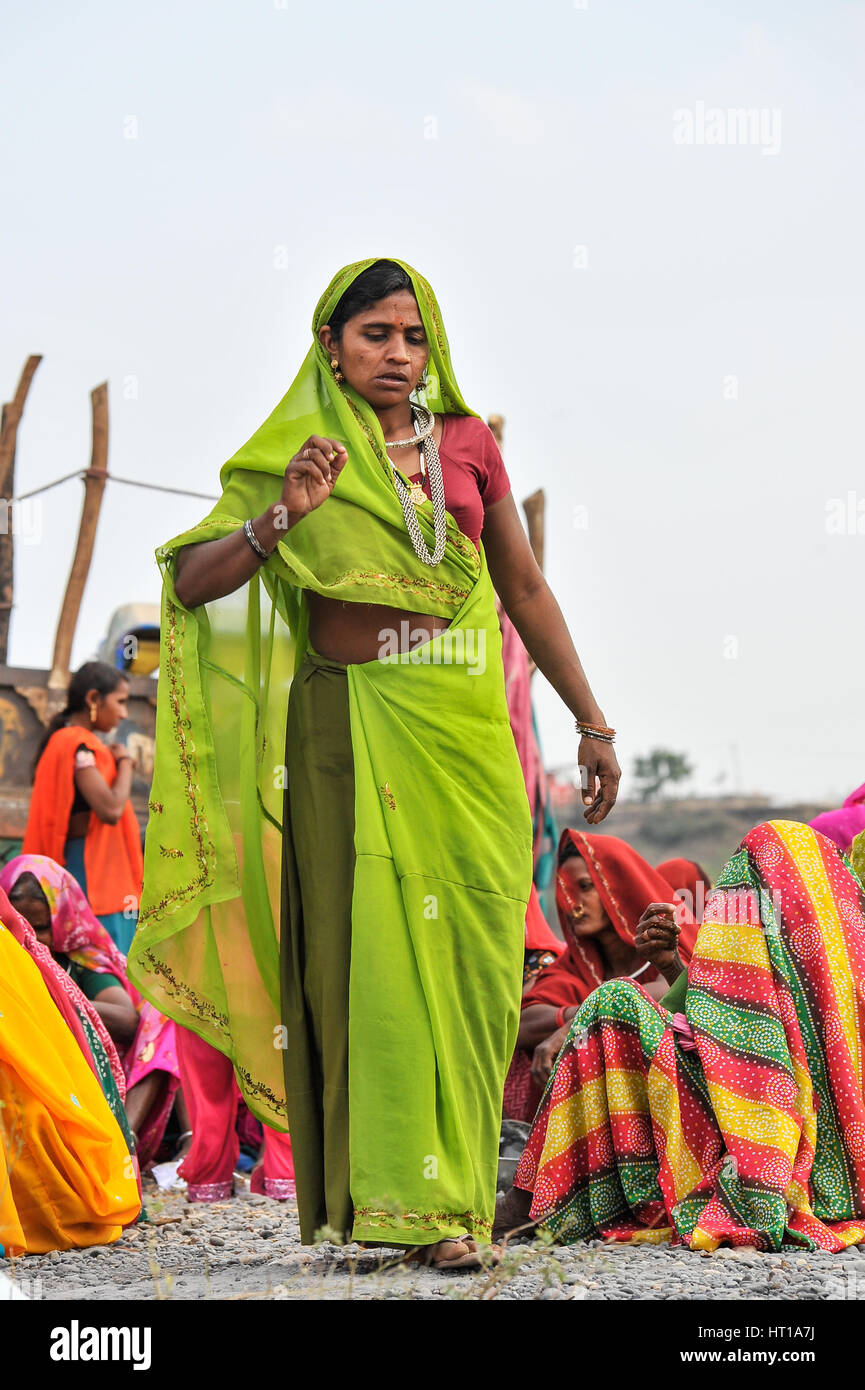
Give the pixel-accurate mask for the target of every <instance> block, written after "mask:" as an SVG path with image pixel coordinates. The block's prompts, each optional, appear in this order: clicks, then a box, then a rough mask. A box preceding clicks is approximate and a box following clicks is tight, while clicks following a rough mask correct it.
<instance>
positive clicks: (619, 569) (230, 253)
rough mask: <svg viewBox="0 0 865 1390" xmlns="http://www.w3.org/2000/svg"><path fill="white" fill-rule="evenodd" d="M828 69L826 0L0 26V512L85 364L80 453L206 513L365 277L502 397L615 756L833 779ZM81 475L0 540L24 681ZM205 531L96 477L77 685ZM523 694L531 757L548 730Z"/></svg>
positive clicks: (844, 330) (55, 466)
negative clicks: (2, 470) (173, 544)
mask: <svg viewBox="0 0 865 1390" xmlns="http://www.w3.org/2000/svg"><path fill="white" fill-rule="evenodd" d="M863 54H865V5H863V4H862V3H840V2H839V0H825V3H823V4H822V5H820V6H814V5H811V4H805V3H802V2H801V0H774V3H760V0H754V3H749V4H744V3H737V0H733V2H732V3H723V4H717V5H706V4H700V3H695V0H660V3H657V4H654V5H651V6H646V5H645V4H643V3H641V2H640V0H623V2H622V3H603V2H602V0H588V5H587V7H586V8H582V7H579V6H575V5H574V4H573V3H572V0H543V3H541V4H539V5H535V6H525V5H522V4H516V3H514V0H496V3H472V0H461V2H460V3H455V2H454V0H439V3H437V4H436V5H435V6H433V7H427V8H424V9H421V8H412V7H409V6H407V5H405V4H396V3H392V0H383V2H382V3H368V4H366V5H363V6H359V5H358V4H357V3H356V2H355V3H350V0H329V3H327V4H323V5H320V6H313V5H310V4H301V3H298V2H297V0H285V3H279V4H274V3H273V0H256V2H255V3H249V0H209V2H208V3H207V4H204V3H199V2H198V0H191V2H190V0H180V3H171V4H169V3H167V0H151V3H149V4H147V5H141V4H131V3H129V0H91V2H90V3H75V2H74V0H71V2H70V3H65V4H61V3H58V2H57V0H55V2H54V3H44V2H43V3H40V0H32V2H31V3H27V4H23V3H18V4H13V5H8V6H6V7H5V12H4V43H3V46H2V58H0V75H2V81H0V109H2V151H0V155H2V170H3V184H4V193H5V196H4V199H3V204H4V213H3V218H2V222H0V248H2V280H0V284H2V302H3V311H2V326H3V331H2V335H0V394H2V397H3V399H8V398H9V397H10V396H11V394H12V392H13V390H14V387H15V384H16V382H17V379H18V375H19V372H20V370H21V367H22V365H23V363H24V360H25V358H26V357H27V354H28V353H30V352H41V353H42V354H43V355H44V361H43V363H42V365H41V367H40V368H39V371H38V373H37V377H36V380H35V383H34V386H33V389H32V391H31V394H30V400H29V403H28V408H27V412H26V416H25V420H24V424H23V427H22V430H21V432H20V436H19V447H18V477H17V490H18V491H24V490H26V489H28V488H30V487H33V486H36V485H38V484H39V483H41V482H44V481H48V480H49V479H51V478H53V477H55V476H57V475H59V474H61V473H64V472H69V471H71V470H72V469H74V468H76V467H79V466H82V465H84V464H85V463H86V461H87V457H88V453H89V391H90V389H91V388H92V387H93V386H94V385H96V384H98V383H99V382H100V381H103V380H105V379H107V380H108V382H109V391H110V409H111V443H110V467H111V469H112V470H113V471H114V472H115V473H117V474H121V475H124V476H132V477H140V478H147V479H152V480H154V481H159V482H166V483H171V484H175V485H184V486H188V487H190V488H197V489H201V490H203V491H210V492H213V491H216V490H217V475H218V472H219V467H220V465H221V464H222V462H223V461H224V460H225V459H226V458H227V457H229V456H230V455H231V454H232V453H233V452H234V450H235V449H236V448H237V447H238V445H239V444H240V443H241V442H242V441H243V440H244V439H246V438H247V437H248V436H249V435H250V434H251V433H252V431H253V430H254V429H255V427H256V426H257V425H258V424H259V423H260V422H261V421H262V420H263V419H264V417H265V416H266V415H267V414H268V413H269V411H270V410H271V408H272V407H273V405H274V404H275V403H276V401H277V400H278V399H279V398H280V396H281V395H282V394H283V393H284V391H285V389H286V387H287V386H288V384H289V382H290V381H291V379H292V377H293V376H294V374H295V372H296V370H297V368H298V367H299V365H300V362H301V360H302V358H303V356H304V354H305V353H306V351H307V348H308V346H309V342H310V340H311V338H310V320H311V317H312V311H313V308H314V306H315V302H316V300H317V298H318V296H319V295H320V293H321V291H322V289H323V288H324V287H325V285H326V284H327V283H328V281H329V280H330V278H331V276H332V275H333V274H334V272H335V271H336V270H337V269H338V268H339V267H340V266H341V265H343V264H345V263H346V262H348V261H352V260H357V259H359V258H361V257H364V256H371V255H382V256H398V257H400V258H401V259H404V260H407V261H408V262H410V263H411V264H413V265H415V266H416V267H417V268H418V269H419V270H421V271H422V272H423V274H424V275H426V277H427V278H428V279H429V280H430V282H431V284H432V286H433V288H434V290H435V291H436V294H437V296H438V299H439V302H440V304H441V307H442V311H443V314H444V318H445V325H446V328H447V331H448V335H449V338H450V342H451V348H452V352H453V360H454V365H455V369H456V373H457V379H458V381H459V383H460V386H461V388H462V390H463V393H464V395H465V397H466V399H467V400H468V402H469V403H470V404H471V405H472V406H473V407H474V408H475V409H477V410H478V411H480V412H481V413H483V414H485V415H486V414H488V413H489V412H491V411H498V412H501V413H502V414H504V415H505V416H506V419H507V429H506V438H505V459H506V463H507V465H508V469H509V472H510V474H511V478H512V481H513V486H514V491H515V493H516V495H517V497H518V498H521V497H523V496H525V495H526V494H527V493H528V492H530V491H532V490H533V489H534V488H536V487H538V486H543V487H544V488H545V489H546V492H547V498H548V516H547V556H548V563H547V572H548V577H549V579H550V582H551V584H552V586H553V588H554V591H555V592H556V594H557V596H558V598H559V600H560V602H561V604H562V607H563V609H564V611H565V614H566V616H567V619H568V621H569V624H570V627H571V630H572V632H573V634H574V637H575V640H576V642H577V647H578V650H579V651H580V653H581V655H582V657H583V660H584V663H585V665H586V667H587V670H588V672H589V675H590V678H591V680H592V683H593V685H594V687H595V689H596V692H597V694H598V696H599V699H600V701H601V704H602V707H603V708H604V710H605V713H606V715H607V718H608V719H609V720H610V722H611V723H614V724H615V725H616V727H617V728H618V729H619V730H620V738H619V744H618V747H619V753H620V759H621V761H622V763H623V766H624V767H625V768H626V770H627V769H628V768H629V767H630V765H631V761H632V759H633V757H634V756H635V755H636V754H638V753H641V752H645V751H647V750H648V749H649V748H650V747H652V746H653V745H657V744H662V745H666V746H670V747H673V748H675V749H678V750H682V751H686V752H687V753H688V754H689V755H690V757H691V758H692V760H693V761H694V762H695V764H696V768H697V775H696V777H695V779H694V786H695V787H696V788H697V789H698V790H703V791H711V790H713V789H714V787H715V786H717V785H722V786H723V787H724V788H725V789H728V790H729V789H732V788H733V787H736V786H738V787H740V788H741V789H742V790H745V791H762V792H767V793H771V794H774V795H776V796H778V797H791V796H802V797H806V796H813V797H820V798H825V799H827V800H831V799H833V798H837V799H840V798H841V797H843V796H844V795H845V794H846V793H847V792H848V791H849V790H851V789H852V788H853V787H854V786H856V785H858V783H859V782H861V781H862V780H863V779H865V729H863V716H862V711H863V707H865V671H863V638H862V624H861V621H860V603H861V596H862V575H863V563H865V476H863V468H862V463H861V455H862V431H863V426H862V412H861V396H862V387H861V376H862V367H863V347H865V327H863V324H865V314H863V298H865V295H863V289H865V285H863V269H862V251H861V246H862V232H863V191H862V179H861V169H862V154H863V134H862V132H863V129H865V60H863ZM739 108H742V109H744V110H745V111H753V112H754V113H755V117H754V124H753V126H751V125H750V124H747V125H743V126H740V125H739V124H738V122H737V118H736V117H735V114H733V115H731V116H728V115H727V113H728V112H735V111H736V110H737V109H739ZM683 113H690V115H688V114H683ZM689 123H690V132H691V141H692V142H691V143H681V137H682V135H683V133H684V135H685V136H686V137H687V135H688V130H689ZM720 136H723V137H724V140H725V143H724V144H720V143H718V139H719V137H720ZM677 137H679V138H678V139H677ZM81 490H82V489H81V484H80V483H78V482H73V483H68V484H66V485H65V486H64V487H63V488H61V489H58V490H57V491H55V492H52V493H49V494H47V496H46V497H45V499H44V509H43V513H42V526H43V530H42V539H41V541H40V543H38V544H33V545H25V544H23V543H20V542H19V543H18V545H17V547H16V565H17V572H16V607H15V612H14V616H13V625H12V638H11V645H10V660H11V661H12V662H14V663H16V664H20V665H39V666H41V665H45V664H47V663H48V661H49V658H50V654H51V647H52V643H53V636H54V624H55V621H56V616H57V612H58V608H59V603H60V599H61V596H62V592H63V586H64V584H65V580H66V575H67V572H68V566H69V562H70V558H71V550H72V544H73V541H74V535H75V530H76V527H77V520H78V510H79V505H80V494H81ZM849 493H852V494H853V497H852V499H851V501H850V504H849V516H850V517H851V518H852V524H851V525H848V523H847V521H846V519H842V522H841V523H840V524H841V526H842V533H841V534H837V528H836V531H832V530H827V525H828V526H830V527H831V526H833V524H836V523H835V516H834V512H833V511H832V510H831V508H832V499H842V500H843V501H844V504H845V507H847V505H848V494H849ZM860 503H861V507H862V515H861V516H860V514H859V512H858V510H857V509H858V507H859V505H860ZM207 509H208V505H207V504H206V503H197V502H194V501H191V500H182V499H165V498H159V497H157V496H156V495H154V494H147V493H142V492H139V491H133V490H131V489H128V488H121V487H119V486H117V485H109V490H108V492H107V495H106V500H105V504H104V508H103V515H102V521H101V526H100V533H99V537H98V542H97V553H96V558H95V562H94V565H93V570H92V573H91V578H90V583H89V587H88V590H87V593H86V596H85V602H84V606H83V610H82V614H81V620H80V625H79V632H78V639H77V642H76V645H75V649H74V652H73V659H74V661H75V663H76V664H77V663H79V662H80V661H82V660H84V659H86V658H87V657H88V656H90V655H91V654H92V652H93V650H94V648H95V646H96V644H97V642H98V640H99V638H100V636H101V635H102V634H103V632H104V629H105V626H106V625H107V622H108V618H109V616H110V614H111V612H112V610H113V609H114V607H115V606H117V605H118V604H120V603H122V602H129V601H151V600H152V601H155V600H156V599H157V598H158V576H157V570H156V567H155V564H154V561H153V551H154V549H155V547H156V545H157V544H158V543H159V542H160V541H162V540H164V539H166V538H167V537H168V536H170V535H173V534H175V533H176V532H177V531H179V530H181V529H182V528H183V527H184V526H186V525H188V524H189V523H191V522H192V521H194V520H196V519H197V518H198V517H199V516H200V515H203V514H204V512H205V511H206V510H207ZM827 509H828V510H827ZM846 516H847V512H844V518H846ZM857 521H860V522H861V526H862V533H861V534H860V533H859V532H858V531H857ZM537 701H538V709H539V716H540V721H541V733H542V739H543V744H544V751H545V755H546V760H547V762H548V763H552V764H561V763H565V762H567V761H568V760H569V759H570V758H571V757H572V755H573V753H574V751H575V748H576V742H575V735H574V734H573V731H572V721H571V718H570V715H569V714H568V712H567V710H566V709H565V708H564V707H563V706H562V705H561V704H560V702H559V701H558V700H557V698H556V697H555V696H554V694H553V693H552V692H551V691H550V690H549V688H548V687H547V688H543V686H542V682H541V680H540V678H538V689H537ZM737 769H738V770H737ZM724 773H726V774H727V780H726V782H724V783H723V784H719V783H717V782H716V779H717V778H718V777H719V776H720V775H721V774H724ZM627 790H628V783H627V781H626V782H625V783H624V785H623V793H625V794H626V793H627Z"/></svg>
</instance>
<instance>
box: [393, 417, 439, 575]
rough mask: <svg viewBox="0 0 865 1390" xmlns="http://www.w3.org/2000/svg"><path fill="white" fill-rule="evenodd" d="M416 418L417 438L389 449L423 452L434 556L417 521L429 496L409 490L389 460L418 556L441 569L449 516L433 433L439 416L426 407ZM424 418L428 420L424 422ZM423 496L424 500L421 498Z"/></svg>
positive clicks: (396, 442) (397, 441) (395, 441)
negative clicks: (409, 448) (428, 488)
mask: <svg viewBox="0 0 865 1390" xmlns="http://www.w3.org/2000/svg"><path fill="white" fill-rule="evenodd" d="M411 411H412V418H413V420H414V431H415V432H414V437H413V438H409V439H392V440H387V439H386V440H385V449H404V448H406V447H407V446H411V447H412V448H416V447H417V445H420V448H421V474H422V476H425V475H426V474H427V473H428V474H429V482H430V493H431V494H432V504H433V531H434V534H435V546H434V548H433V551H432V553H430V551H429V548H428V547H427V543H426V541H425V540H424V537H423V532H422V531H421V529H420V524H419V523H418V519H417V512H416V510H415V508H416V507H419V506H421V505H422V503H423V502H425V501H426V494H425V493H424V492H423V490H422V489H421V487H420V485H419V484H415V485H414V488H408V487H406V485H405V483H404V482H403V480H402V478H401V477H400V476H399V474H398V473H397V471H396V468H395V466H394V463H393V460H392V459H391V458H390V456H388V460H387V461H388V463H389V464H390V467H391V473H392V475H393V482H394V487H395V488H396V492H397V496H398V497H399V500H400V505H401V507H402V514H403V517H404V518H405V525H406V530H407V531H408V534H409V539H410V540H411V543H412V546H413V547H414V553H415V555H416V556H417V557H418V559H419V560H420V561H422V562H423V564H425V565H437V564H438V563H439V562H440V560H441V558H442V556H443V555H444V553H445V545H446V544H447V518H446V516H445V489H444V480H443V478H442V466H441V459H440V458H439V451H438V448H437V447H436V442H435V438H434V436H433V429H434V427H435V416H434V415H433V413H432V411H431V410H427V409H426V407H425V406H420V405H412V408H411ZM424 416H426V419H425V420H424V418H423V417H424ZM418 494H420V496H418Z"/></svg>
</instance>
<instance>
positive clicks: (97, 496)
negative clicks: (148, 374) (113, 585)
mask: <svg viewBox="0 0 865 1390" xmlns="http://www.w3.org/2000/svg"><path fill="white" fill-rule="evenodd" d="M90 405H91V412H92V417H93V444H92V448H91V453H90V467H89V468H88V470H87V472H86V473H85V474H84V505H83V506H82V508H81V521H80V522H79V525H78V540H77V542H76V545H75V555H74V557H73V560H72V569H71V570H70V572H69V581H68V583H67V585H66V594H65V596H64V598H63V607H62V608H61V610H60V617H59V619H58V621H57V636H56V638H55V640H54V658H53V660H52V663H51V674H50V676H49V677H48V685H49V687H50V688H52V689H55V690H56V689H59V688H60V687H65V686H66V685H68V683H69V658H70V656H71V654H72V641H73V638H74V637H75V628H76V625H77V623H78V613H79V610H80V608H81V600H82V598H83V596H84V586H85V584H86V583H87V575H88V573H89V571H90V561H91V559H92V557H93V543H94V541H95V539H96V527H97V524H98V522H99V510H100V507H101V506H102V494H103V492H104V490H105V482H106V479H107V478H108V383H107V382H103V383H102V385H101V386H97V387H96V388H95V389H94V390H93V391H91V392H90Z"/></svg>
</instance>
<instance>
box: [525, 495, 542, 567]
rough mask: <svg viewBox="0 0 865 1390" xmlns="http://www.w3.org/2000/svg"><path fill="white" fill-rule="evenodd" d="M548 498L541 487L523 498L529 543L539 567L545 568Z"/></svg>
mask: <svg viewBox="0 0 865 1390" xmlns="http://www.w3.org/2000/svg"><path fill="white" fill-rule="evenodd" d="M545 507H546V498H545V497H544V490H543V488H542V487H539V488H538V490H537V492H533V493H532V494H531V496H530V497H524V498H523V511H524V512H525V514H526V522H527V524H528V530H529V545H530V546H531V547H532V550H533V551H534V553H535V559H536V560H537V562H538V569H540V570H542V569H543V568H544V508H545Z"/></svg>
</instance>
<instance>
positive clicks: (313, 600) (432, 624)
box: [306, 591, 450, 665]
mask: <svg viewBox="0 0 865 1390" xmlns="http://www.w3.org/2000/svg"><path fill="white" fill-rule="evenodd" d="M306 598H307V603H308V606H309V640H310V644H311V646H312V648H313V650H314V651H317V652H318V653H319V655H320V656H324V657H327V659H328V660H329V661H340V662H343V663H344V664H346V665H355V664H356V663H360V662H364V661H375V660H376V658H377V657H378V656H380V655H381V652H382V649H383V648H385V650H387V651H390V652H393V651H401V652H405V651H410V650H411V649H412V648H413V647H419V646H421V645H422V644H423V643H424V642H429V641H430V639H431V638H433V637H435V635H436V633H438V632H444V631H445V629H446V628H448V627H450V619H449V618H438V617H433V616H431V615H430V614H429V613H412V612H410V611H408V610H407V609H405V608H391V607H390V606H389V605H388V604H384V603H346V602H344V601H343V600H342V599H335V598H327V597H325V595H324V594H316V593H313V592H312V591H307V594H306ZM391 632H392V633H394V634H395V636H394V637H389V634H390V633H391ZM382 634H384V635H382Z"/></svg>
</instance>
